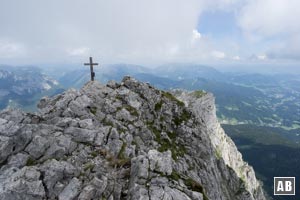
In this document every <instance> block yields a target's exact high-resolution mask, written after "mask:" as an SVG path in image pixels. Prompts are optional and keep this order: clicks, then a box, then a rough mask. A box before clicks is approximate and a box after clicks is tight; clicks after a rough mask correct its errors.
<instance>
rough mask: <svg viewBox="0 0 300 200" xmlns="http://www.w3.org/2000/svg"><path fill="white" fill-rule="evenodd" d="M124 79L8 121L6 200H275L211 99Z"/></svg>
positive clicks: (3, 142) (2, 170)
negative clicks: (269, 197) (229, 133)
mask: <svg viewBox="0 0 300 200" xmlns="http://www.w3.org/2000/svg"><path fill="white" fill-rule="evenodd" d="M173 94H174V95H175V96H174V95H172V94H171V93H169V92H166V91H160V90H157V89H155V88H153V87H152V86H151V85H149V84H147V83H142V82H139V81H137V80H135V79H134V78H131V77H128V76H126V77H124V79H123V80H122V81H121V82H120V83H116V82H114V81H111V82H109V83H108V84H107V85H101V84H100V83H98V82H96V81H94V82H88V83H87V84H86V85H85V86H84V87H83V88H82V89H81V90H74V89H70V90H68V91H66V92H64V93H62V94H58V95H56V96H54V97H51V98H49V97H45V98H43V99H41V101H40V103H39V105H38V106H39V108H40V111H39V112H38V113H35V114H32V113H25V112H23V111H20V110H9V109H8V110H3V111H1V112H0V199H8V200H19V199H20V200H27V199H28V200H29V199H30V200H31V199H38V200H40V199H64V200H65V199H70V200H71V199H79V200H86V199H110V200H116V199H130V200H137V199H141V200H145V199H154V200H155V199H164V200H167V199H170V200H171V199H173V200H203V199H210V200H265V196H264V194H263V190H262V188H261V185H260V183H259V181H257V179H256V177H255V174H254V171H253V169H252V167H251V166H249V165H248V164H246V163H245V162H244V161H243V159H242V156H241V154H240V153H239V152H238V150H237V148H236V146H235V145H234V143H233V141H232V140H231V139H230V138H229V137H228V136H227V135H226V134H225V132H224V131H223V129H222V128H221V126H220V124H219V123H218V121H217V118H216V114H215V105H214V98H213V96H212V95H211V94H209V93H197V92H196V93H195V92H184V91H177V92H175V93H173Z"/></svg>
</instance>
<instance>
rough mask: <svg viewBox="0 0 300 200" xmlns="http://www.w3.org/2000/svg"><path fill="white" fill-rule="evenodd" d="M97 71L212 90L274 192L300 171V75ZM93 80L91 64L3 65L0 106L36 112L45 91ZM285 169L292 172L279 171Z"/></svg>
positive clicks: (227, 125)
mask: <svg viewBox="0 0 300 200" xmlns="http://www.w3.org/2000/svg"><path fill="white" fill-rule="evenodd" d="M95 72H96V80H98V81H100V82H101V83H106V82H107V81H109V80H116V81H120V80H122V78H123V76H125V75H131V76H134V77H135V78H136V79H138V80H140V81H143V82H149V83H150V84H151V85H153V86H155V87H157V88H160V89H164V90H172V89H177V88H181V89H185V90H206V91H209V92H212V93H213V94H214V96H215V98H216V104H217V115H218V118H219V121H220V122H221V123H222V124H223V127H224V129H225V130H226V133H228V134H229V135H230V136H231V137H232V139H233V140H234V142H235V143H236V144H237V146H238V148H239V150H240V151H241V152H242V153H243V155H244V157H245V160H246V161H248V162H249V163H250V164H251V165H253V166H254V168H255V170H256V172H258V177H259V178H260V179H261V180H262V181H263V182H264V184H265V186H264V187H265V189H266V190H267V191H268V192H269V194H271V192H272V188H271V186H270V184H271V183H272V177H273V176H275V175H277V176H279V175H280V176H281V175H282V176H285V175H289V176H292V175H295V174H299V173H298V172H299V170H298V169H299V166H300V159H299V156H298V154H299V143H300V139H299V137H300V136H299V134H300V118H299V116H300V75H297V74H274V75H270V74H269V75H266V74H254V73H233V72H230V73H229V72H228V73H225V72H220V71H218V70H216V69H214V68H212V67H208V66H203V65H194V64H172V65H171V64H169V65H163V66H159V67H157V68H146V67H143V66H139V65H129V64H114V65H105V66H99V67H96V68H95ZM89 79H90V72H89V68H88V67H84V66H82V68H78V67H76V68H74V69H72V68H70V67H69V68H68V69H65V68H64V67H57V70H56V68H47V69H42V68H37V67H11V66H1V67H0V109H3V108H5V107H20V108H24V109H25V110H29V111H34V110H35V108H36V106H35V105H36V103H37V101H38V100H39V99H40V97H41V96H45V95H48V96H52V95H55V94H57V93H60V92H62V91H63V90H65V89H68V88H71V87H72V88H81V87H82V86H83V85H84V84H85V83H86V82H88V81H89ZM289 163H292V164H289ZM269 169H271V171H270V170H269ZM286 170H287V171H290V173H287V174H284V173H279V172H280V171H281V172H283V171H286ZM271 185H272V184H271ZM277 199H280V200H281V199H282V200H283V199H284V200H286V199H293V198H277Z"/></svg>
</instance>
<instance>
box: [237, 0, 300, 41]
mask: <svg viewBox="0 0 300 200" xmlns="http://www.w3.org/2000/svg"><path fill="white" fill-rule="evenodd" d="M299 7H300V1H299V0H263V1H261V0H252V1H248V3H247V4H245V5H244V6H243V8H242V9H241V11H240V13H239V16H238V19H239V20H238V22H239V25H240V27H241V28H242V29H243V30H244V31H246V32H248V33H250V34H259V35H260V36H262V37H265V36H275V35H279V34H293V33H298V32H299V31H300V23H298V19H299V18H300V12H299V11H298V10H299V9H298V8H299Z"/></svg>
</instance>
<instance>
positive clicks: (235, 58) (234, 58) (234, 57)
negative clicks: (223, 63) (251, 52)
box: [232, 56, 241, 60]
mask: <svg viewBox="0 0 300 200" xmlns="http://www.w3.org/2000/svg"><path fill="white" fill-rule="evenodd" d="M232 59H233V60H240V59H241V58H240V57H239V56H233V57H232Z"/></svg>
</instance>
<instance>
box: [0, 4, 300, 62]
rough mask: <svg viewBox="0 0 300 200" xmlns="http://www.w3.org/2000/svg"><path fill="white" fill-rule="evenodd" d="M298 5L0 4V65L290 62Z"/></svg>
mask: <svg viewBox="0 0 300 200" xmlns="http://www.w3.org/2000/svg"><path fill="white" fill-rule="evenodd" d="M299 8H300V1H299V0H48V1H41V0H0V64H4V63H5V64H19V65H21V64H37V63H43V64H47V63H48V64H49V63H81V62H82V60H87V57H88V56H93V57H96V58H97V60H98V61H100V62H102V63H120V62H125V63H135V64H144V65H153V64H162V63H168V62H194V63H214V64H220V63H221V64H222V63H223V64H224V63H225V64H226V63H227V64H231V63H234V64H239V63H241V64H246V63H247V64H249V63H268V64H272V63H277V64H278V63H285V64H286V63H298V62H299V60H300V23H299V19H300V12H299V11H298V10H299Z"/></svg>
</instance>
